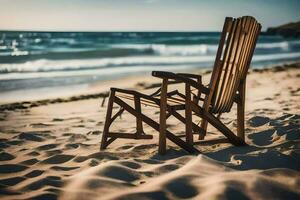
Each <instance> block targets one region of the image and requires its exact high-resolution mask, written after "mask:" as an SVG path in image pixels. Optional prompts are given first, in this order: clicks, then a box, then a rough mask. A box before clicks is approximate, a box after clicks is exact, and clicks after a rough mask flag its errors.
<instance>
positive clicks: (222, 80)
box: [212, 19, 238, 113]
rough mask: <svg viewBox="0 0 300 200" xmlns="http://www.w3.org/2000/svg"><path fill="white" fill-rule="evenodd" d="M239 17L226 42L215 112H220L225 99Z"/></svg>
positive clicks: (214, 103) (215, 100)
mask: <svg viewBox="0 0 300 200" xmlns="http://www.w3.org/2000/svg"><path fill="white" fill-rule="evenodd" d="M237 22H238V21H237V19H234V21H233V25H232V28H231V30H230V32H229V38H228V41H227V44H226V49H225V54H224V59H223V65H222V73H221V75H220V77H219V79H220V80H219V82H218V85H217V90H216V93H215V99H214V101H213V106H212V112H213V113H219V112H220V110H221V104H222V101H223V97H224V96H223V95H224V92H225V91H226V88H225V85H226V82H227V79H228V72H229V70H230V68H231V63H230V62H231V55H232V52H234V49H235V48H234V45H235V34H236V28H237Z"/></svg>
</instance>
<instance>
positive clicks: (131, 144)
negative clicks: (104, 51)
mask: <svg viewBox="0 0 300 200" xmlns="http://www.w3.org/2000/svg"><path fill="white" fill-rule="evenodd" d="M198 73H200V72H198ZM201 73H203V72H201ZM209 79H210V73H208V72H206V73H204V75H203V82H204V83H208V81H209ZM159 83H160V80H159V79H155V78H153V77H151V75H150V73H149V75H148V76H143V77H138V78H135V79H133V78H132V77H129V78H124V79H120V80H115V81H107V82H105V83H99V84H94V85H93V86H92V87H91V88H90V90H89V91H88V92H91V93H89V94H88V92H87V94H84V95H81V96H75V97H70V98H57V99H46V100H39V101H28V102H19V103H15V104H5V105H1V106H0V109H1V111H0V132H1V134H0V198H1V199H78V200H79V199H255V200H256V199H291V200H296V199H300V63H294V64H287V65H282V66H274V67H271V68H267V69H255V70H251V71H250V73H249V75H248V77H247V94H246V142H247V144H248V145H247V146H243V147H235V146H232V145H231V144H230V143H228V142H227V141H226V140H225V139H224V137H223V136H222V134H220V133H219V132H218V131H216V130H215V129H213V128H212V127H209V128H208V132H209V133H208V135H207V137H206V140H204V141H198V140H196V136H195V141H197V142H196V145H195V147H196V148H197V149H199V150H200V152H201V153H200V154H199V155H191V154H188V153H186V152H185V151H184V150H182V149H180V148H178V147H176V146H175V145H173V144H172V143H171V142H170V141H168V143H167V145H168V146H167V153H166V155H164V156H161V155H158V153H157V152H158V146H157V144H158V132H156V131H155V130H153V129H151V128H150V127H148V126H145V132H146V133H148V134H152V135H153V136H154V138H153V139H152V140H124V139H123V140H122V139H118V140H116V141H115V142H114V143H112V144H111V145H110V146H109V148H108V149H107V150H105V151H100V150H99V145H100V139H101V135H102V130H103V124H104V120H105V114H106V105H107V101H104V102H103V98H105V97H107V95H108V90H109V87H121V88H131V89H136V90H138V91H141V92H143V93H148V94H150V93H151V92H152V91H153V90H155V89H156V87H157V86H158V85H159ZM172 87H175V86H172ZM177 87H182V88H183V85H181V86H180V85H177ZM179 89H180V88H179ZM102 104H103V105H102ZM117 109H118V107H115V109H114V110H115V111H117ZM143 112H144V113H146V115H148V116H151V117H152V118H153V119H154V120H158V116H159V115H158V114H159V112H158V109H157V110H154V109H153V108H149V107H143ZM235 114H236V107H233V109H232V112H230V113H229V114H224V115H222V118H221V119H222V121H223V122H224V123H226V125H228V127H230V128H231V129H232V130H234V131H235V129H236V121H235V119H236V115H235ZM113 128H114V129H115V130H118V131H119V132H122V131H124V132H134V130H135V120H134V118H133V117H132V116H131V115H130V114H129V113H124V114H123V115H122V118H121V119H119V120H118V123H117V124H116V125H115V126H114V127H113ZM168 129H169V130H171V131H172V132H175V133H178V134H180V133H183V131H184V126H183V124H181V123H180V122H178V121H176V120H175V119H173V118H170V119H169V120H168Z"/></svg>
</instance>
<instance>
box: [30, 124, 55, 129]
mask: <svg viewBox="0 0 300 200" xmlns="http://www.w3.org/2000/svg"><path fill="white" fill-rule="evenodd" d="M29 126H30V127H32V128H45V127H48V126H53V125H52V124H46V123H33V124H29Z"/></svg>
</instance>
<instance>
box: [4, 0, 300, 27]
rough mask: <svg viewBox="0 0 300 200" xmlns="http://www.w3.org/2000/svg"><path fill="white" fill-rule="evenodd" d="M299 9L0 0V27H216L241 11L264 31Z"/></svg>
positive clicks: (223, 1) (182, 1) (155, 0)
mask: <svg viewBox="0 0 300 200" xmlns="http://www.w3.org/2000/svg"><path fill="white" fill-rule="evenodd" d="M299 13H300V0H0V19H1V20H0V30H37V31H220V29H221V28H222V25H223V22H224V18H225V17H226V16H232V17H239V16H243V15H251V16H254V17H255V18H256V19H257V20H258V21H259V22H260V23H261V24H262V27H263V30H266V28H268V27H271V26H278V25H281V24H284V23H287V22H293V21H294V22H295V21H300V14H299Z"/></svg>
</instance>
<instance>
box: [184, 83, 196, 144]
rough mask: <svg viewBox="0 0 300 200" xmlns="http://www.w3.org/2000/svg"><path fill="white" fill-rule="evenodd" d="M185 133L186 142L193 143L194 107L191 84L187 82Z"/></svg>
mask: <svg viewBox="0 0 300 200" xmlns="http://www.w3.org/2000/svg"><path fill="white" fill-rule="evenodd" d="M185 96H186V97H185V98H186V101H185V118H186V123H185V132H186V133H185V134H186V143H188V144H189V145H191V146H192V145H193V143H194V142H193V120H192V107H191V103H192V102H191V101H192V100H191V86H190V85H189V84H185Z"/></svg>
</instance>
